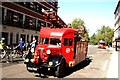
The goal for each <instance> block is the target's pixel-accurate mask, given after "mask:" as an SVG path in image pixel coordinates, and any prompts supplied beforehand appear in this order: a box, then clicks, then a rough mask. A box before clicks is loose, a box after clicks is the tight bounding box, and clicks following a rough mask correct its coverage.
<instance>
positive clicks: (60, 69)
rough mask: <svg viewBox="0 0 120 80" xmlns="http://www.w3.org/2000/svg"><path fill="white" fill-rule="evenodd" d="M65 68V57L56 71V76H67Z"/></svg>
mask: <svg viewBox="0 0 120 80" xmlns="http://www.w3.org/2000/svg"><path fill="white" fill-rule="evenodd" d="M65 68H66V62H65V60H64V59H63V60H62V62H61V64H60V65H59V66H58V67H57V70H56V71H55V76H56V77H58V78H62V77H64V76H65Z"/></svg>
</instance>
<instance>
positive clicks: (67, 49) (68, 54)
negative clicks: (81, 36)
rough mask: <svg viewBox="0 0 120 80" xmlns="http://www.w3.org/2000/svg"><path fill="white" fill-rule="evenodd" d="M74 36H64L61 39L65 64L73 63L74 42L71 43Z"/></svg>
mask: <svg viewBox="0 0 120 80" xmlns="http://www.w3.org/2000/svg"><path fill="white" fill-rule="evenodd" d="M73 36H74V34H72V33H71V34H70V33H69V34H66V35H65V36H64V37H63V46H62V53H63V55H64V57H65V59H66V62H67V63H69V61H73V57H74V41H73Z"/></svg>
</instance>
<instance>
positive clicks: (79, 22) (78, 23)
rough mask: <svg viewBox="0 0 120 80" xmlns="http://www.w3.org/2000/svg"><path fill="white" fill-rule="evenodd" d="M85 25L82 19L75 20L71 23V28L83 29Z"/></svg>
mask: <svg viewBox="0 0 120 80" xmlns="http://www.w3.org/2000/svg"><path fill="white" fill-rule="evenodd" d="M83 25H84V21H83V20H81V19H80V18H76V19H74V20H73V21H72V23H71V26H72V27H73V28H76V27H78V28H81V26H83Z"/></svg>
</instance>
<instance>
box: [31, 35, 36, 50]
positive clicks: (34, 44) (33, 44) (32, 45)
mask: <svg viewBox="0 0 120 80" xmlns="http://www.w3.org/2000/svg"><path fill="white" fill-rule="evenodd" d="M36 43H37V41H36V39H35V37H33V41H32V42H31V43H30V45H31V52H34V49H35V47H36V45H37V44H36Z"/></svg>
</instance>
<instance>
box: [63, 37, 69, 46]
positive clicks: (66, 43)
mask: <svg viewBox="0 0 120 80" xmlns="http://www.w3.org/2000/svg"><path fill="white" fill-rule="evenodd" d="M68 45H69V43H68V38H64V46H68Z"/></svg>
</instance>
